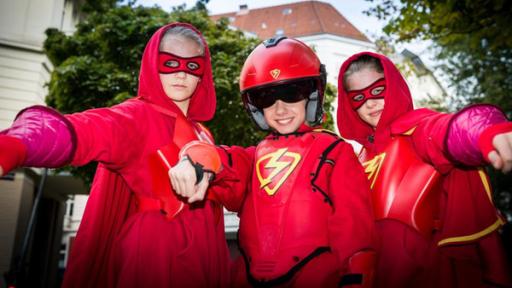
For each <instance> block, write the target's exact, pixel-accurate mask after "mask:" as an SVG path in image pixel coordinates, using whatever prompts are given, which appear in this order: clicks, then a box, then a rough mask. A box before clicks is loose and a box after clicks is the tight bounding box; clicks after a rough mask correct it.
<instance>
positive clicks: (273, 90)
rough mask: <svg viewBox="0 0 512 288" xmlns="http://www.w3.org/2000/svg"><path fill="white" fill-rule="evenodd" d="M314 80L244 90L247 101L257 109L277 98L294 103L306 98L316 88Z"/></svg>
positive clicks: (270, 104) (273, 101)
mask: <svg viewBox="0 0 512 288" xmlns="http://www.w3.org/2000/svg"><path fill="white" fill-rule="evenodd" d="M315 84H316V82H315V80H312V79H308V80H302V81H298V82H292V83H286V84H281V85H277V86H271V87H264V88H256V89H251V90H248V91H247V92H245V93H246V94H247V101H248V102H249V103H250V104H252V105H253V106H255V107H256V108H258V109H265V108H268V107H270V106H272V105H274V103H276V101H277V100H282V101H284V102H286V103H296V102H299V101H301V100H304V99H308V98H309V95H311V93H313V92H314V91H315V90H316V89H317V88H316V85H315Z"/></svg>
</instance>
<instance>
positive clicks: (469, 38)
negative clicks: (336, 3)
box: [366, 0, 512, 117]
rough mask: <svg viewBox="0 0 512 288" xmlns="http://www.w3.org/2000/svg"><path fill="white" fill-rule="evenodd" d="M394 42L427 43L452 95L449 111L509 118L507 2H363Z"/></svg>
mask: <svg viewBox="0 0 512 288" xmlns="http://www.w3.org/2000/svg"><path fill="white" fill-rule="evenodd" d="M367 1H370V2H375V3H376V4H375V5H374V6H373V7H372V8H370V9H369V10H368V11H366V12H367V14H369V15H374V16H377V17H378V18H379V19H385V20H387V21H388V22H387V25H386V26H385V28H384V32H385V33H386V34H387V35H388V36H393V37H394V39H395V40H396V41H397V42H402V43H403V42H409V41H412V40H432V41H433V43H434V47H433V52H434V53H435V55H436V58H437V59H438V60H440V61H441V62H442V63H443V64H442V65H440V68H441V69H442V70H443V71H444V72H445V73H446V75H447V76H448V77H449V80H450V82H451V83H452V85H453V86H454V87H455V89H456V92H457V93H456V95H451V102H452V103H453V105H452V107H451V109H452V110H453V109H455V108H461V107H462V106H463V105H466V104H468V103H479V102H487V103H494V104H497V105H499V106H500V107H501V108H502V109H504V111H506V113H507V114H508V116H509V117H510V116H512V101H510V100H509V95H510V93H511V92H512V26H511V25H508V21H509V18H510V15H511V14H512V2H511V1H503V0H474V1H469V0H431V1H422V0H400V1H389V0H367Z"/></svg>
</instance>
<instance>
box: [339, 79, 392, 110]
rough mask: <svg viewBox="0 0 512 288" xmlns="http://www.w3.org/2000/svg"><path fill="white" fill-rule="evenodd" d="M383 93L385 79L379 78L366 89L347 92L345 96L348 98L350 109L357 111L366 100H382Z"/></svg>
mask: <svg viewBox="0 0 512 288" xmlns="http://www.w3.org/2000/svg"><path fill="white" fill-rule="evenodd" d="M385 91H386V79H384V78H380V79H377V81H375V82H373V83H372V84H370V85H368V86H367V87H366V88H363V89H359V90H350V91H347V95H348V97H349V98H350V105H351V106H352V109H354V110H357V109H359V107H361V106H362V105H363V104H364V102H366V100H368V99H380V98H384V92H385Z"/></svg>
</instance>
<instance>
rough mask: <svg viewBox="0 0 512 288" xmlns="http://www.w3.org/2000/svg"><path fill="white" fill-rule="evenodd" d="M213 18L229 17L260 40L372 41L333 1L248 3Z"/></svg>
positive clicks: (231, 23)
mask: <svg viewBox="0 0 512 288" xmlns="http://www.w3.org/2000/svg"><path fill="white" fill-rule="evenodd" d="M210 17H211V18H212V19H213V20H215V21H216V20H218V19H220V18H222V17H226V18H228V19H230V25H231V26H233V27H236V28H238V29H240V30H244V31H247V32H251V33H254V34H256V35H258V37H259V38H260V39H267V38H270V37H273V36H275V35H286V36H288V37H304V36H311V35H318V34H331V35H336V36H341V37H346V38H351V39H355V40H360V41H365V42H371V41H370V40H368V38H366V36H365V35H364V34H363V33H361V32H360V31H359V30H357V28H356V27H354V25H352V24H351V23H350V22H349V21H348V20H347V19H345V17H343V15H341V14H340V12H338V10H336V8H334V7H333V6H332V5H331V4H329V3H324V2H319V1H303V2H296V3H289V4H284V5H278V6H271V7H264V8H258V9H248V7H247V5H240V10H239V11H237V12H231V13H224V14H217V15H212V16H210Z"/></svg>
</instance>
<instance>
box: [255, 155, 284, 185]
mask: <svg viewBox="0 0 512 288" xmlns="http://www.w3.org/2000/svg"><path fill="white" fill-rule="evenodd" d="M286 150H287V149H286V148H281V149H279V150H277V151H276V152H274V153H271V154H269V156H271V158H270V160H268V162H267V164H266V165H265V169H272V168H273V169H274V170H272V172H271V173H270V175H268V177H267V178H266V179H262V180H261V181H260V184H261V185H260V188H263V187H265V186H267V185H268V184H269V183H270V182H272V179H273V178H274V177H275V176H276V175H277V174H279V172H281V171H283V169H285V168H286V167H288V166H290V164H291V162H290V161H287V162H283V161H278V160H279V158H281V156H283V154H284V153H286Z"/></svg>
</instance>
